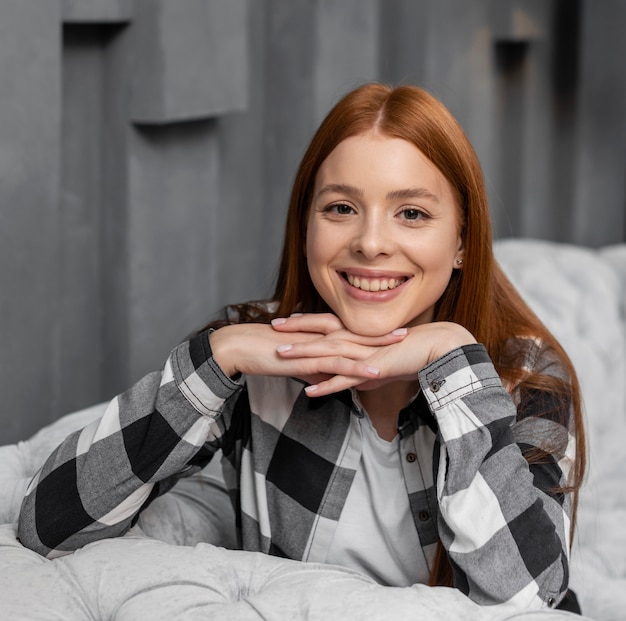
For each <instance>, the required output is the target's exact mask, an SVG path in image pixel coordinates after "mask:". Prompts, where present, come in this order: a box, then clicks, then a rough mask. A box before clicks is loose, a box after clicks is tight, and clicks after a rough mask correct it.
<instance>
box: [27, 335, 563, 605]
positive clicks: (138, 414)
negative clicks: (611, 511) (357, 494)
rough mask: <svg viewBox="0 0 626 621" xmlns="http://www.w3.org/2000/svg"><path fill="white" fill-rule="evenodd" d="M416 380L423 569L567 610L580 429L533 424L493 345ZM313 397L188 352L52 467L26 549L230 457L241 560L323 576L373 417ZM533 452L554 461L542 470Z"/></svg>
mask: <svg viewBox="0 0 626 621" xmlns="http://www.w3.org/2000/svg"><path fill="white" fill-rule="evenodd" d="M524 346H525V347H526V349H527V355H526V359H527V361H528V367H529V368H530V369H533V370H537V371H539V372H541V373H546V374H551V375H556V376H558V377H561V378H565V375H564V371H563V368H562V366H561V365H560V364H559V363H558V360H557V359H556V357H555V356H554V354H553V353H551V352H550V351H549V350H544V349H542V347H541V345H540V344H538V343H535V342H534V341H532V340H529V341H528V342H527V344H526V345H524ZM419 379H420V384H421V391H420V392H419V394H418V396H417V397H416V398H415V399H414V400H413V401H412V402H411V403H410V404H409V405H408V406H407V407H406V408H405V409H403V410H402V411H401V412H400V415H399V422H398V433H399V435H400V442H399V451H400V453H401V455H400V457H401V463H402V472H401V473H400V472H399V473H398V476H403V477H404V481H405V485H406V490H407V494H408V497H409V504H410V507H411V511H412V514H413V519H414V522H415V526H416V528H417V532H418V535H419V539H420V543H421V549H422V553H423V555H424V560H425V562H426V563H427V565H429V566H430V565H431V563H432V560H433V554H434V550H435V546H436V543H437V541H438V540H439V539H441V541H442V543H443V545H444V546H445V548H446V550H447V551H448V554H449V558H450V561H451V564H452V567H453V570H454V576H455V586H456V587H457V588H459V589H461V590H462V591H463V592H464V593H466V594H468V595H469V597H471V598H472V599H473V600H474V601H476V602H478V603H480V604H484V605H498V604H503V603H506V604H507V605H509V606H510V605H519V606H520V607H542V606H546V605H548V606H552V605H554V604H555V603H557V602H558V601H559V599H560V597H561V595H562V594H563V593H564V592H565V590H566V588H567V582H568V556H569V549H568V534H569V512H570V504H569V498H568V496H567V495H564V494H559V493H554V492H552V491H550V490H553V489H554V488H555V487H558V486H559V485H564V484H565V481H566V475H567V472H568V470H569V468H570V466H571V464H572V463H573V459H572V458H573V455H572V454H571V452H572V451H573V448H572V447H573V446H574V442H573V433H572V429H567V428H566V427H564V426H563V419H561V420H559V421H556V420H555V418H556V417H537V416H536V413H537V410H538V409H543V408H544V406H545V401H546V399H545V398H542V395H541V394H532V391H531V393H527V394H517V393H515V392H514V394H513V398H512V397H511V395H510V394H509V393H508V392H507V391H506V390H505V389H504V388H503V386H502V383H501V381H500V378H499V377H498V375H497V373H496V371H495V369H494V367H493V364H492V363H491V360H490V358H489V356H488V355H487V353H486V351H485V349H484V348H483V346H481V345H471V346H466V347H463V348H460V349H455V350H453V351H451V352H449V353H448V354H447V355H445V356H443V357H442V358H440V359H438V360H436V361H434V362H432V363H431V364H429V365H428V366H427V367H425V368H424V369H423V370H422V371H421V372H420V374H419ZM565 379H566V378H565ZM303 388H304V386H303V384H302V383H301V382H300V381H297V380H294V379H290V378H284V377H262V376H251V377H240V378H239V379H238V380H237V381H234V380H232V379H230V378H229V377H227V376H226V375H225V374H224V373H223V372H222V370H221V369H220V368H219V366H218V365H217V363H216V362H215V360H214V359H213V357H212V354H211V349H210V345H209V339H208V335H207V333H206V332H205V333H201V334H200V335H198V336H196V337H194V338H192V339H191V340H190V341H186V342H185V343H183V344H181V345H180V346H178V347H177V348H176V349H175V350H174V351H173V352H172V354H171V355H170V357H169V359H168V361H167V363H166V365H165V368H164V369H163V371H162V372H160V373H152V374H150V375H148V376H146V377H145V378H143V379H142V380H141V381H139V382H138V383H137V384H136V385H135V386H134V387H132V388H131V389H130V390H128V391H127V392H125V393H123V394H122V395H120V396H118V397H116V398H115V399H114V400H113V401H112V402H111V403H110V405H109V406H108V409H107V410H106V413H105V414H104V416H103V418H102V419H101V420H99V421H96V422H94V423H92V424H91V425H89V426H87V427H86V428H84V429H83V430H81V431H78V432H76V433H74V434H72V435H71V436H69V437H68V438H67V439H66V440H65V441H64V442H63V443H62V444H61V446H60V447H59V448H58V449H57V450H56V451H55V452H54V453H53V454H52V455H51V456H50V458H49V459H48V461H47V462H46V464H45V465H44V466H43V468H42V470H41V471H40V472H39V473H38V474H37V475H36V476H35V478H34V479H33V481H32V483H31V484H30V486H29V489H28V491H27V496H26V498H25V500H24V504H23V506H22V512H21V516H20V524H19V537H20V540H21V541H22V543H23V544H24V545H26V546H28V547H30V548H32V549H34V550H37V551H38V552H39V553H41V554H43V555H46V556H48V557H50V558H53V557H55V556H59V555H61V554H64V553H67V552H68V551H72V550H75V549H76V548H79V547H81V546H83V545H85V544H86V543H89V542H92V541H94V540H97V539H101V538H105V537H114V536H118V535H120V534H122V533H124V532H125V531H126V530H127V529H128V528H129V527H130V526H131V525H132V523H133V521H134V520H135V519H136V517H137V515H138V513H139V512H140V510H141V509H142V508H143V507H145V506H146V504H147V503H149V502H150V501H151V500H152V499H153V498H154V497H156V496H157V495H159V494H162V493H164V492H165V491H167V490H168V489H170V488H171V486H172V485H173V484H174V483H175V481H176V480H177V479H178V478H180V477H181V476H186V475H189V474H190V473H192V472H194V471H196V470H198V469H199V468H200V467H202V466H204V465H206V463H208V461H209V460H210V459H211V457H212V456H213V454H214V453H215V452H216V451H217V450H218V449H221V450H222V452H223V456H224V459H223V463H224V476H225V481H226V484H227V486H228V487H229V490H230V492H231V495H232V499H233V502H234V505H235V513H236V516H237V527H238V532H239V535H240V542H241V545H242V547H243V548H244V549H246V550H256V551H261V552H265V553H267V554H274V555H278V556H284V557H288V558H292V559H299V560H304V561H321V562H324V561H325V559H326V556H327V553H328V550H329V546H330V545H331V542H332V539H333V534H334V532H335V528H336V526H337V521H338V519H339V516H340V514H341V510H342V508H343V506H344V503H345V501H346V497H347V495H348V492H349V490H350V486H351V483H352V480H353V478H354V475H355V471H356V469H357V468H358V464H359V460H360V454H361V437H360V433H359V432H358V429H359V426H358V425H350V418H351V417H352V416H362V415H363V412H362V410H361V409H360V406H359V405H358V400H356V399H353V396H352V393H351V391H345V392H342V393H339V394H336V395H331V396H327V397H321V398H309V397H307V396H306V394H305V393H304V392H303ZM544 397H546V398H548V397H547V396H545V395H544ZM548 400H549V399H548ZM562 409H563V406H561V410H562ZM567 414H568V413H567V412H566V413H565V416H564V419H565V421H567V420H568V415H567ZM568 424H569V425H570V426H571V425H572V424H573V423H572V422H570V423H568ZM548 439H549V440H548ZM548 446H549V449H548V448H546V447H548ZM533 448H539V449H541V450H544V451H546V459H543V460H541V462H540V463H537V464H533V465H532V466H530V467H529V465H528V463H527V461H526V459H525V458H524V456H523V454H524V453H525V452H526V451H529V450H531V449H533Z"/></svg>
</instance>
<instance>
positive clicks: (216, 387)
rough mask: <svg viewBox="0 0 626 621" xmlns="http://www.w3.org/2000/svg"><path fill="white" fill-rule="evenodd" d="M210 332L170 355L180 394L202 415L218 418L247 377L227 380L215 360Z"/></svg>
mask: <svg viewBox="0 0 626 621" xmlns="http://www.w3.org/2000/svg"><path fill="white" fill-rule="evenodd" d="M209 334H210V332H209V331H206V332H201V333H200V334H198V335H197V336H194V337H193V338H191V339H190V340H189V341H185V342H184V343H181V344H180V345H179V346H178V347H177V348H176V349H174V351H173V352H172V353H171V355H170V363H171V366H172V372H173V374H174V380H175V382H176V385H177V386H178V389H179V390H180V392H181V393H182V394H183V395H184V397H185V398H186V399H187V401H189V403H191V405H192V406H193V407H194V408H195V409H196V410H197V411H198V412H199V413H200V414H202V415H203V416H208V417H210V418H215V417H216V416H217V415H218V414H219V413H220V411H221V408H222V405H223V404H224V401H226V399H228V398H229V397H231V396H232V395H233V394H235V393H236V392H237V391H238V390H240V388H241V386H242V385H243V384H244V378H243V377H242V376H239V378H238V379H236V380H235V379H232V378H230V377H228V376H227V375H226V374H225V373H224V371H223V370H222V368H221V367H220V366H219V364H217V362H216V361H215V359H214V358H213V353H212V351H211V345H210V343H209Z"/></svg>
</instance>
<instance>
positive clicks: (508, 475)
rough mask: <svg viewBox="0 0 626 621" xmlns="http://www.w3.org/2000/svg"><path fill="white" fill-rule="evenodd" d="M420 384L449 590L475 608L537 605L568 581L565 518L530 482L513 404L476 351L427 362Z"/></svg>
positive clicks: (555, 596)
mask: <svg viewBox="0 0 626 621" xmlns="http://www.w3.org/2000/svg"><path fill="white" fill-rule="evenodd" d="M420 382H421V385H422V389H423V390H424V394H425V396H426V398H427V400H428V402H429V405H430V407H431V409H432V411H433V413H434V414H435V416H436V418H437V421H438V424H439V431H440V435H441V453H440V461H439V466H438V475H437V496H438V500H439V505H440V510H441V523H440V528H439V530H440V537H441V540H442V543H443V544H444V547H445V548H446V549H447V551H448V554H449V557H450V559H451V562H452V564H453V568H454V570H455V581H456V583H457V586H459V588H461V589H462V590H463V591H465V592H466V593H467V594H468V595H469V596H470V597H471V598H472V599H474V600H475V601H477V602H478V603H481V604H484V605H496V604H500V605H507V604H508V605H511V606H512V607H541V606H543V605H550V604H553V603H554V602H557V601H558V600H559V598H560V596H561V593H562V591H563V590H564V588H565V587H566V583H567V554H568V549H567V536H566V530H567V529H566V523H567V522H568V518H567V515H566V513H565V511H564V509H563V508H562V507H561V505H560V504H559V503H558V502H557V501H556V500H555V499H554V498H553V497H551V496H549V495H548V494H546V493H544V492H543V491H542V490H541V489H539V488H538V487H537V486H536V484H535V479H534V477H533V474H531V472H530V470H529V467H528V464H527V462H526V460H525V459H524V457H523V455H522V452H521V450H520V447H519V446H518V445H517V444H516V443H515V441H514V438H513V434H512V431H511V423H512V422H513V420H514V418H515V415H516V408H515V404H514V403H513V401H512V399H511V398H510V396H509V394H508V393H507V392H506V390H505V389H504V388H503V387H502V385H501V382H500V379H499V377H498V375H497V373H496V372H495V369H494V368H493V365H492V364H491V362H490V360H489V358H488V356H487V354H486V352H485V351H484V349H483V348H482V347H481V346H470V347H466V348H463V349H459V350H454V351H452V352H450V353H449V354H447V355H446V356H444V357H443V358H441V359H440V360H438V361H435V362H434V363H432V364H431V365H428V366H427V367H426V368H425V369H424V370H423V371H422V372H421V373H420Z"/></svg>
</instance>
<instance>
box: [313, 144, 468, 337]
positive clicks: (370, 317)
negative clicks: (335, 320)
mask: <svg viewBox="0 0 626 621" xmlns="http://www.w3.org/2000/svg"><path fill="white" fill-rule="evenodd" d="M306 256H307V264H308V269H309V274H310V276H311V280H312V281H313V284H314V285H315V288H316V289H317V291H318V293H319V294H320V296H321V297H322V298H323V299H324V301H325V302H326V304H328V306H329V307H330V308H331V309H332V311H333V312H334V313H335V314H336V315H337V316H338V317H339V318H340V319H341V321H342V322H343V323H344V325H345V326H346V327H347V328H348V329H349V330H351V331H352V332H355V333H358V334H363V335H382V334H386V333H388V332H391V331H392V330H394V329H395V328H398V327H402V326H410V325H416V324H419V323H426V322H430V321H432V319H433V315H434V307H435V304H436V302H437V300H439V298H440V297H441V295H442V294H443V292H444V290H445V288H446V286H447V285H448V282H449V281H450V276H451V275H452V270H453V269H455V268H458V267H459V266H458V264H457V259H460V258H462V256H463V248H462V240H461V235H460V225H459V209H458V206H457V203H456V200H455V197H454V193H453V190H452V187H451V186H450V184H449V183H448V181H447V180H446V179H445V177H444V176H443V175H442V174H441V173H440V172H439V170H438V169H437V168H436V167H435V166H434V165H433V164H432V163H431V162H430V161H429V160H428V159H427V158H426V157H425V156H424V155H423V154H422V153H421V151H419V150H418V149H417V148H416V147H415V146H413V145H412V144H411V143H410V142H408V141H406V140H402V139H400V138H390V137H388V136H384V135H380V134H375V133H368V134H363V135H359V136H353V137H351V138H347V139H346V140H344V141H342V142H341V143H339V145H337V147H336V148H335V149H334V150H333V151H332V152H331V153H330V155H329V156H328V157H327V158H326V159H325V160H324V162H323V163H322V165H321V167H320V169H319V171H318V173H317V176H316V178H315V186H314V192H313V199H312V203H311V206H310V210H309V215H308V223H307V236H306Z"/></svg>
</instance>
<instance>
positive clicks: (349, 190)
mask: <svg viewBox="0 0 626 621" xmlns="http://www.w3.org/2000/svg"><path fill="white" fill-rule="evenodd" d="M332 193H337V194H348V195H352V196H363V190H362V189H361V188H357V187H355V186H353V185H348V184H346V183H329V184H328V185H325V186H324V187H323V188H321V190H320V191H319V192H318V193H317V195H316V198H319V197H320V196H322V195H323V194H332ZM387 198H388V199H391V200H398V199H399V200H403V199H406V198H427V199H429V200H432V201H434V202H435V203H438V202H439V198H438V197H437V195H436V194H433V193H432V192H431V191H430V190H427V189H426V188H421V187H415V188H404V189H402V190H392V191H391V192H387Z"/></svg>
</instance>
